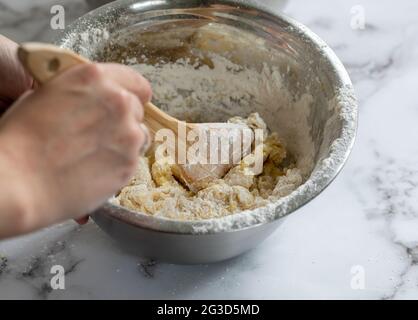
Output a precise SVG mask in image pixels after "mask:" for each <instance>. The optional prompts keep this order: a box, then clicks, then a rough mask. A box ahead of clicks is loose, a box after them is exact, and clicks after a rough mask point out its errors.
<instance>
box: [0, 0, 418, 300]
mask: <svg viewBox="0 0 418 320" xmlns="http://www.w3.org/2000/svg"><path fill="white" fill-rule="evenodd" d="M274 2H275V1H269V3H271V4H272V5H274ZM56 3H62V4H64V6H65V8H66V12H67V16H66V18H67V21H66V22H67V23H68V22H70V21H71V20H73V19H74V18H76V17H77V16H80V15H81V14H83V13H84V12H86V11H87V10H88V9H87V6H86V5H85V3H84V1H81V0H76V1H59V0H54V1H52V0H51V1H50V0H43V1H40V0H37V1H29V0H25V1H8V0H0V33H2V34H4V35H6V36H8V37H10V38H12V39H15V40H16V41H23V40H46V39H49V37H51V36H53V33H54V32H53V31H51V30H50V28H49V27H48V24H49V16H50V13H49V10H50V6H51V4H56ZM358 3H359V1H357V0H344V1H331V0H318V1H304V0H290V1H289V3H288V5H287V6H286V8H285V9H284V11H285V12H286V13H287V14H288V15H290V16H292V17H294V18H295V19H297V20H299V21H301V22H302V23H304V24H306V25H307V26H308V27H310V28H311V29H312V30H313V31H314V32H316V33H317V34H318V35H319V36H320V37H321V38H323V39H324V40H325V41H326V42H327V43H328V44H329V45H330V46H331V47H332V48H333V49H334V50H335V52H336V54H337V55H338V56H339V57H340V58H341V60H342V62H343V63H344V65H345V66H346V67H347V69H348V71H349V73H350V75H351V78H352V80H353V82H354V85H355V88H356V93H357V96H358V99H359V105H360V114H359V118H360V123H359V130H358V137H357V141H356V145H355V147H354V150H353V153H352V155H351V157H350V159H349V161H348V163H347V165H346V166H345V168H344V169H343V171H342V173H341V174H340V175H339V177H338V178H337V179H336V180H335V181H334V182H333V183H332V184H331V185H330V187H329V188H327V189H326V190H325V191H324V192H323V193H322V194H321V195H320V196H319V197H317V198H316V199H315V200H314V201H312V202H310V203H309V204H308V205H306V206H304V207H303V208H301V209H299V210H298V211H297V212H295V213H293V214H292V215H290V216H289V217H288V218H286V220H285V222H284V223H283V225H282V227H281V228H280V229H279V230H277V231H276V232H275V233H274V234H273V235H272V236H271V237H270V238H268V240H266V241H265V242H264V243H263V244H262V245H260V246H259V247H258V248H257V249H255V250H253V251H251V252H249V253H248V254H245V255H243V256H241V257H238V258H236V259H233V260H230V261H226V262H222V263H218V264H213V265H197V266H179V265H170V264H163V263H156V262H153V261H146V260H141V259H139V258H138V257H135V256H132V255H129V254H127V253H125V252H123V251H121V249H119V247H117V246H115V244H114V243H113V242H112V241H111V240H110V239H109V238H108V237H107V236H106V235H105V234H104V233H103V232H101V231H100V230H99V228H98V227H97V226H96V225H95V224H94V223H89V224H88V225H86V226H83V227H79V226H76V225H75V224H74V223H73V222H67V223H63V224H61V225H58V226H54V227H51V228H48V229H46V230H42V231H40V232H37V233H35V234H31V235H28V236H24V237H20V238H17V239H12V240H7V241H2V242H0V298H26V299H32V298H36V299H71V298H78V299H88V298H138V299H152V298H157V299H158V298H161V299H166V298H168V299H181V298H192V299H198V298H204V299H206V298H208V299H210V298H212V299H214V298H217V299H228V298H258V299H264V298H266V299H281V298H282V299H292V298H302V299H306V298H318V299H325V298H336V299H339V298H354V299H399V298H411V299H417V298H418V190H417V185H418V152H417V151H418V150H417V144H416V141H417V140H416V139H418V129H417V126H416V120H417V118H418V98H417V79H418V78H417V77H418V19H417V16H416V12H417V11H418V2H416V1H410V0H399V1H397V2H396V6H395V5H393V1H390V0H384V1H373V0H363V1H360V3H361V5H360V6H358ZM363 14H364V21H363ZM363 22H364V25H363ZM414 137H415V138H414ZM56 264H59V265H62V266H63V267H64V268H65V272H66V276H65V290H53V289H52V288H51V286H50V279H51V277H52V275H51V273H50V269H51V266H53V265H56Z"/></svg>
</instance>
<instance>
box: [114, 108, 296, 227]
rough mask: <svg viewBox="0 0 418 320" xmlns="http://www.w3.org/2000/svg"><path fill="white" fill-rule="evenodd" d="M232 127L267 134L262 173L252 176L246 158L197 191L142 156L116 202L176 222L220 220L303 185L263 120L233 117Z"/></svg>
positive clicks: (162, 164)
mask: <svg viewBox="0 0 418 320" xmlns="http://www.w3.org/2000/svg"><path fill="white" fill-rule="evenodd" d="M229 122H231V123H242V124H246V125H247V126H248V127H250V128H252V129H262V130H263V132H264V143H263V145H262V146H261V147H262V148H263V160H264V164H263V171H262V173H261V174H259V175H252V174H249V170H248V168H249V166H250V164H251V161H252V159H253V157H254V153H251V154H249V155H247V156H246V157H244V158H243V159H242V160H241V161H240V163H239V164H237V165H236V166H234V167H233V168H232V169H230V170H229V172H228V173H227V174H226V175H225V176H224V177H223V178H222V179H219V180H216V181H213V182H211V183H210V184H209V185H208V186H207V187H206V188H204V189H202V190H200V191H198V192H196V193H193V192H191V191H190V190H188V189H187V188H186V187H185V186H183V185H182V184H181V183H180V182H178V181H177V179H176V178H175V174H174V173H173V170H174V166H175V165H173V164H170V162H169V161H165V160H164V159H162V160H161V159H159V160H158V161H155V157H154V155H153V154H151V155H147V156H144V157H140V158H139V159H138V168H137V172H136V174H135V175H134V177H133V178H132V179H131V181H130V183H129V185H127V186H126V187H124V188H123V189H122V190H121V192H120V193H119V194H118V195H117V196H116V198H115V199H114V200H113V201H114V202H115V203H117V204H119V205H121V206H123V207H126V208H128V209H131V210H134V211H139V212H143V213H146V214H149V215H153V216H163V217H166V218H170V219H175V220H199V219H210V218H218V217H223V216H227V215H231V214H234V213H237V212H241V211H244V210H250V209H255V208H258V207H262V206H264V205H266V204H267V203H269V202H272V201H275V200H277V199H278V198H280V197H284V196H286V195H288V194H290V193H291V192H292V191H293V190H295V189H296V188H297V187H298V186H299V185H301V184H302V175H301V173H300V171H299V169H298V168H296V165H295V164H296V161H295V159H293V158H292V156H291V155H289V154H288V153H287V151H286V149H285V147H284V145H283V143H282V142H281V141H280V139H279V136H278V134H277V133H271V134H269V133H268V129H267V126H266V124H265V122H264V120H263V119H262V118H261V117H260V116H259V115H258V113H253V114H251V115H249V117H248V118H241V117H234V118H231V119H230V120H229Z"/></svg>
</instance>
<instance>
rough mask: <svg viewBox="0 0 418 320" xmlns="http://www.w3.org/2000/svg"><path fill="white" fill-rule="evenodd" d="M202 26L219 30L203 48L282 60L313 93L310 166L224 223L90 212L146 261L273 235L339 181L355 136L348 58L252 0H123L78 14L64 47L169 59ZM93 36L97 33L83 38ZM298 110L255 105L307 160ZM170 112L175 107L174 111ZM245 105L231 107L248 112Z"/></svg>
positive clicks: (221, 252) (103, 56) (287, 72)
mask: <svg viewBox="0 0 418 320" xmlns="http://www.w3.org/2000/svg"><path fill="white" fill-rule="evenodd" d="M208 26H209V27H208ZM103 28H104V29H106V30H107V32H108V36H106V37H100V35H103V33H102V32H101V31H100V30H103ZM205 28H206V30H209V31H206V36H208V37H213V36H214V35H215V38H213V39H215V41H209V42H208V43H209V44H207V46H206V47H205V48H204V49H202V48H200V49H201V50H207V51H208V52H216V53H218V54H221V55H227V56H228V58H230V59H232V60H233V61H234V62H235V63H237V64H241V65H245V66H251V67H253V68H257V69H260V68H261V67H262V65H263V63H266V64H268V65H276V66H277V68H278V69H279V70H280V71H281V73H283V77H284V86H286V87H287V89H288V91H289V92H290V93H291V94H292V95H293V96H295V97H300V96H301V95H303V94H305V93H309V94H310V95H311V96H312V97H313V99H312V102H311V103H310V105H309V110H308V114H307V116H306V121H307V123H308V124H309V128H308V131H307V134H308V135H309V139H308V140H310V141H311V152H312V157H313V158H312V160H313V162H312V166H311V167H310V169H309V172H307V175H306V181H305V182H304V184H303V185H301V186H300V187H299V188H298V189H297V190H295V191H294V192H292V193H291V194H290V195H288V196H286V197H284V198H281V199H279V200H277V201H275V202H274V203H271V204H269V205H267V206H266V207H264V208H263V209H262V212H261V213H260V210H255V211H246V212H242V213H238V214H234V215H231V216H228V217H224V218H218V219H209V220H199V221H176V220H169V219H165V218H162V217H153V216H149V215H146V214H142V213H138V212H133V211H130V210H127V209H124V208H122V207H119V206H116V205H113V204H111V203H106V204H105V205H104V206H102V207H101V208H100V209H98V210H97V211H95V212H94V213H93V214H92V217H93V219H94V221H95V222H96V223H97V224H98V225H99V226H100V227H101V228H102V229H103V230H104V231H106V232H107V233H108V234H109V235H110V236H111V237H112V238H114V239H116V240H117V241H119V242H120V243H121V244H122V245H123V246H124V247H125V248H128V249H129V250H132V251H134V252H136V253H137V254H139V255H140V256H143V257H148V258H152V259H157V260H163V261H168V262H173V263H209V262H215V261H220V260H224V259H228V258H231V257H234V256H237V255H239V254H242V253H244V252H246V251H248V250H249V249H251V248H253V247H255V246H256V245H258V244H260V243H261V242H262V241H263V240H264V239H265V238H266V237H268V236H269V235H270V234H271V233H272V232H273V231H274V230H275V229H276V228H277V227H278V226H279V225H280V224H281V223H282V222H283V217H285V216H286V215H288V214H289V213H291V212H293V211H295V210H296V209H298V208H299V207H301V206H302V205H304V204H305V203H307V202H308V201H310V200H311V199H313V198H314V197H315V196H317V195H318V194H319V193H320V192H321V191H322V190H323V189H324V188H325V187H326V186H327V185H328V184H329V183H330V182H331V181H332V180H333V179H334V178H335V176H336V175H337V174H338V172H339V171H340V170H341V168H342V166H343V164H344V162H345V161H346V159H347V157H348V155H349V153H350V150H351V148H352V145H353V142H354V138H355V132H356V124H357V103H356V100H355V98H354V94H353V88H352V84H351V82H350V79H349V77H348V74H347V72H346V70H345V69H344V67H343V65H342V64H341V62H340V61H339V60H338V58H337V57H336V56H335V54H334V53H333V52H332V50H331V49H330V48H329V47H328V46H327V45H326V44H325V43H324V42H323V41H322V40H321V39H319V38H318V36H316V35H315V34H313V33H312V32H311V31H310V30H308V29H307V28H306V27H304V26H303V25H301V24H300V23H298V22H296V21H294V20H292V19H290V18H287V17H285V16H282V15H278V14H274V13H272V12H270V11H269V10H268V9H266V8H262V7H261V6H260V4H256V3H254V2H251V1H238V0H235V1H232V0H231V1H226V0H225V1H221V0H206V1H203V0H202V1H181V0H180V1H171V0H158V1H155V0H154V1H116V2H113V3H110V4H108V5H106V6H104V7H101V8H99V9H96V10H94V11H92V12H90V13H89V14H87V15H85V16H83V17H81V18H80V19H79V20H77V21H76V22H75V23H73V24H72V25H71V26H69V27H68V28H67V31H66V33H65V34H64V35H63V36H62V37H61V38H60V39H59V40H58V41H57V44H58V45H61V46H63V47H67V48H70V49H73V50H75V51H78V52H79V53H81V54H84V55H87V56H88V57H89V58H91V59H96V60H102V61H117V62H124V61H125V59H124V57H125V58H126V53H124V52H128V53H129V51H131V52H135V51H138V50H139V51H141V50H142V52H143V53H145V54H146V55H149V58H150V61H152V59H154V60H155V61H157V60H161V59H165V60H166V61H167V59H168V60H175V59H177V58H179V57H181V56H184V55H188V54H189V53H190V52H189V50H190V47H193V46H194V45H196V44H195V43H194V42H193V39H194V38H193V33H194V32H196V30H201V29H202V30H203V29H205ZM92 30H94V32H93V31H92ZM86 33H87V34H89V35H91V34H92V33H96V35H97V34H98V35H99V36H98V37H96V38H97V39H93V38H91V37H86V36H80V35H82V34H84V35H85V34H86ZM106 34H107V33H106ZM128 43H129V44H128ZM196 72H199V71H198V70H196ZM277 94H279V93H277ZM299 107H300V106H298V105H297V104H295V105H291V106H290V108H289V106H287V107H286V108H283V107H282V106H280V105H277V106H276V105H274V106H273V105H272V106H271V108H270V109H269V108H267V109H266V108H260V109H258V108H259V107H258V106H254V108H255V109H256V110H253V111H259V112H260V113H261V115H262V116H263V117H264V118H265V119H266V120H267V123H268V125H269V126H270V127H271V128H272V129H274V130H278V131H279V133H280V135H281V137H283V138H284V140H285V141H292V139H293V140H295V141H294V143H293V144H290V145H289V148H290V149H291V151H292V152H294V153H295V154H299V155H300V158H301V159H302V158H303V157H304V152H305V150H304V149H303V148H302V147H301V146H303V145H304V144H306V141H301V140H306V139H304V138H303V135H299V134H298V132H297V130H298V129H295V128H296V127H297V126H295V125H292V124H293V122H295V123H296V122H297V121H299V120H300V119H298V118H293V117H292V115H293V114H296V110H297V108H299ZM284 109H286V110H284ZM167 111H168V112H169V113H173V114H175V113H176V110H170V108H168V109H167ZM247 111H248V110H247V109H244V108H243V109H242V110H241V111H240V110H234V112H238V113H243V115H244V116H245V115H246V114H245V113H247ZM206 116H207V119H204V120H208V121H209V120H210V121H218V120H225V119H224V117H225V115H220V114H219V113H218V112H213V113H210V114H206ZM295 130H296V131H295ZM298 139H299V141H298ZM292 149H293V150H292ZM244 218H245V219H244Z"/></svg>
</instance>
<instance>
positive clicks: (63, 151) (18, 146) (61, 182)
mask: <svg viewBox="0 0 418 320" xmlns="http://www.w3.org/2000/svg"><path fill="white" fill-rule="evenodd" d="M22 79H26V78H25V77H24V76H23V77H22ZM22 88H23V86H22ZM17 91H18V90H16V91H15V92H16V94H17ZM150 99H151V88H150V85H149V83H148V82H147V81H146V80H145V79H144V78H143V77H141V76H140V75H139V74H137V73H136V72H135V71H133V70H131V69H130V68H128V67H125V66H121V65H116V64H89V65H81V66H77V67H74V68H71V69H70V70H68V71H66V72H64V73H63V74H61V75H59V76H58V77H56V78H55V79H53V80H52V81H50V82H48V83H46V84H45V85H43V86H42V87H40V88H38V89H37V90H36V91H29V92H27V93H26V94H24V96H22V97H21V98H20V99H19V100H18V101H17V102H16V103H15V104H14V105H13V106H12V107H11V108H10V109H9V110H8V111H7V112H6V114H5V115H4V116H3V117H2V118H1V119H0V190H2V193H0V238H1V237H5V236H10V235H15V234H18V233H24V232H28V231H31V230H34V229H36V228H40V227H43V226H47V225H49V224H52V223H55V222H58V221H62V220H64V219H68V218H80V217H82V216H83V215H85V214H86V212H90V211H91V210H94V209H95V208H97V207H98V206H99V205H100V204H101V203H103V202H104V201H105V200H106V199H107V198H109V197H110V196H111V195H112V194H114V193H115V192H116V191H117V190H119V189H120V188H121V187H122V186H124V185H125V184H126V183H127V182H128V181H129V179H130V177H131V175H132V174H133V173H134V170H135V168H136V164H137V157H138V154H139V151H140V149H141V147H142V146H143V145H144V142H145V139H146V137H145V134H144V132H143V131H142V130H141V128H140V123H141V122H142V119H143V108H142V105H143V104H144V103H146V102H148V101H150Z"/></svg>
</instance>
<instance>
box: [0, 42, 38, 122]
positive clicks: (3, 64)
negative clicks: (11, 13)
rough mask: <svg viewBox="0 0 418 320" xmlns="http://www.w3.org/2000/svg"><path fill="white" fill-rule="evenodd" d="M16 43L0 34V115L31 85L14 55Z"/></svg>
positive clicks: (30, 80) (30, 79)
mask: <svg viewBox="0 0 418 320" xmlns="http://www.w3.org/2000/svg"><path fill="white" fill-rule="evenodd" d="M17 47H18V45H17V43H15V42H13V41H11V40H9V39H7V38H6V37H3V36H2V35H0V74H1V77H0V115H1V114H2V113H4V111H5V110H6V109H7V108H8V107H9V106H10V105H11V104H12V103H13V102H14V101H15V100H17V99H18V98H19V97H20V95H22V94H23V93H24V92H25V91H27V90H29V89H31V88H32V86H33V80H32V77H30V76H29V74H28V73H27V72H26V71H25V70H24V69H23V67H22V66H21V64H20V62H19V60H18V59H17V56H16V50H17Z"/></svg>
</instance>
